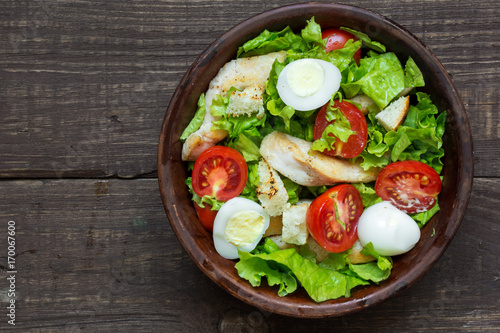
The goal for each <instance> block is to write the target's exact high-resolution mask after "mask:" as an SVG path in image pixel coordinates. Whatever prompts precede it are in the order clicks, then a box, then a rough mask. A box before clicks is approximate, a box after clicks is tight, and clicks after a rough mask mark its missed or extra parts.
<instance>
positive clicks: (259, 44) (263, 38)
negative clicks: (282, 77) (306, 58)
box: [237, 17, 324, 58]
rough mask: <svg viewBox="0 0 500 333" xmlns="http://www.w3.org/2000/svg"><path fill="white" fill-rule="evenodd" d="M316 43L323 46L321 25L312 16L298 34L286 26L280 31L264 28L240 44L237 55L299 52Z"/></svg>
mask: <svg viewBox="0 0 500 333" xmlns="http://www.w3.org/2000/svg"><path fill="white" fill-rule="evenodd" d="M317 45H320V46H323V48H324V42H323V40H322V39H321V27H320V26H319V25H318V24H317V23H316V22H315V21H314V17H313V18H311V20H309V21H307V25H306V27H305V28H304V29H302V31H301V34H300V35H298V34H295V33H294V32H293V31H292V29H291V28H290V27H288V26H287V27H286V28H285V29H283V30H281V31H275V32H270V31H269V30H264V31H263V32H262V33H261V34H260V35H259V36H257V37H255V38H253V39H251V40H249V41H248V42H246V43H245V44H243V45H242V46H240V47H239V48H238V51H237V57H238V58H240V57H249V56H255V55H262V54H267V53H271V52H277V51H283V50H291V51H293V52H296V53H300V52H306V51H308V50H309V49H311V48H312V47H314V46H317Z"/></svg>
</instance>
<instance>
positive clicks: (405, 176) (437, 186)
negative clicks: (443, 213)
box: [375, 161, 441, 214]
mask: <svg viewBox="0 0 500 333" xmlns="http://www.w3.org/2000/svg"><path fill="white" fill-rule="evenodd" d="M440 191H441V179H440V178H439V175H438V174H437V172H436V171H435V170H434V169H433V168H431V167H430V166H428V165H427V164H425V163H422V162H418V161H401V162H395V163H391V164H389V165H388V166H386V167H385V168H384V169H383V170H382V171H381V172H380V173H379V175H378V177H377V180H376V182H375V192H377V195H378V196H379V197H381V198H382V199H383V200H386V201H390V202H391V203H392V204H393V205H394V206H396V207H397V208H399V209H400V210H402V211H404V212H406V213H408V214H412V213H418V212H425V211H426V210H429V209H430V208H432V207H433V206H434V205H435V204H436V198H437V196H438V194H439V192H440Z"/></svg>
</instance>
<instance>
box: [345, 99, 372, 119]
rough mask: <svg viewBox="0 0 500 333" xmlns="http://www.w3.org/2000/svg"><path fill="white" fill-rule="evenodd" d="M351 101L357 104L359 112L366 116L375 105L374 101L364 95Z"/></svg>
mask: <svg viewBox="0 0 500 333" xmlns="http://www.w3.org/2000/svg"><path fill="white" fill-rule="evenodd" d="M349 101H351V102H353V103H356V104H357V106H358V108H359V111H361V112H362V113H363V114H364V115H366V114H368V112H369V111H368V108H369V107H370V106H372V105H374V104H375V102H374V101H373V99H371V98H370V97H368V96H366V95H364V94H359V95H356V96H354V97H353V98H351V99H349Z"/></svg>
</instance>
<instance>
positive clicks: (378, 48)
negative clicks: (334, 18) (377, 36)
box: [340, 27, 385, 53]
mask: <svg viewBox="0 0 500 333" xmlns="http://www.w3.org/2000/svg"><path fill="white" fill-rule="evenodd" d="M340 29H341V30H344V31H347V32H350V33H351V34H353V35H354V36H356V37H357V38H358V39H359V40H361V41H362V42H363V46H365V47H367V48H369V49H372V50H373V51H375V52H378V53H383V52H385V45H384V44H382V43H379V42H377V41H372V40H371V38H370V37H369V36H368V35H367V34H365V33H363V32H360V31H357V30H354V29H350V28H346V27H341V28H340Z"/></svg>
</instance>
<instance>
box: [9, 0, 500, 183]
mask: <svg viewBox="0 0 500 333" xmlns="http://www.w3.org/2000/svg"><path fill="white" fill-rule="evenodd" d="M291 3H293V1H272V2H261V1H256V0H252V1H245V2H244V3H235V2H231V1H210V2H208V1H184V2H179V1H140V2H123V1H96V2H89V1H78V2H73V1H58V2H51V1H28V2H22V3H20V2H18V1H14V0H10V1H8V0H4V1H2V2H1V6H2V11H1V13H0V29H1V31H2V33H1V34H0V55H1V56H0V75H1V78H2V80H0V90H1V91H2V93H1V94H2V102H1V103H0V115H1V117H0V124H1V129H2V136H1V138H0V140H1V141H0V143H1V144H0V156H1V159H0V177H4V178H25V177H28V178H47V177H50V178H66V177H108V176H116V175H117V176H120V177H136V176H138V175H144V174H151V173H153V174H154V172H155V170H156V163H155V162H156V145H157V142H158V135H159V131H160V126H161V121H162V118H163V114H164V111H165V109H166V106H167V105H168V102H169V99H170V96H171V95H172V93H173V91H174V89H175V87H176V85H177V83H178V81H179V80H180V78H181V76H182V75H183V73H184V72H185V71H186V70H187V68H188V67H189V65H190V64H191V63H192V62H193V61H194V60H195V58H196V57H197V55H198V54H200V53H201V52H202V51H203V49H204V48H205V47H207V46H208V45H209V44H210V43H211V42H212V41H214V40H215V39H216V38H217V37H218V36H220V35H221V34H222V33H223V32H224V31H226V30H227V29H229V28H231V27H232V26H233V25H235V24H236V23H238V22H240V21H242V20H244V19H246V18H248V17H250V16H252V15H255V14H257V13H259V12H262V11H263V10H266V9H270V8H273V7H277V6H280V5H285V4H291ZM351 4H353V5H357V6H360V7H364V8H367V9H371V10H374V11H376V12H378V13H380V14H382V15H385V16H387V17H389V18H391V19H393V20H395V21H397V22H398V23H400V24H401V25H403V26H404V27H406V28H407V29H408V30H409V31H411V32H413V33H414V34H415V35H416V36H417V37H419V38H421V39H422V40H423V41H424V42H425V43H426V44H427V45H428V47H429V48H430V49H431V50H432V51H433V52H434V53H435V54H436V55H437V57H438V58H439V59H440V60H441V62H442V63H443V64H444V66H445V68H447V70H448V71H449V72H450V74H451V75H452V77H453V78H454V81H455V83H456V85H457V89H458V91H459V93H460V94H461V95H462V97H463V100H464V103H465V104H466V106H467V112H468V114H469V116H470V121H471V127H472V129H473V131H474V141H475V149H476V158H477V164H476V169H475V174H476V175H477V176H484V177H488V176H494V177H498V176H499V173H498V172H499V171H498V170H497V168H496V166H497V165H498V163H499V162H500V160H499V156H500V151H499V149H500V148H499V145H498V144H496V140H498V138H499V136H500V133H499V128H498V126H496V124H497V123H498V120H499V119H498V113H497V112H495V110H496V109H495V108H496V106H497V105H498V102H499V101H498V94H497V91H498V90H499V89H500V86H499V85H500V80H499V72H498V64H499V62H500V53H499V52H497V49H498V44H499V42H500V35H499V34H498V27H499V23H500V22H499V17H500V6H499V3H498V1H495V0H482V1H481V2H480V3H478V2H468V1H451V0H446V1H430V0H427V1H421V2H414V1H388V0H375V1H353V2H351ZM228 8H231V11H230V13H231V14H228V13H229V12H228V11H227V10H228Z"/></svg>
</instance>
